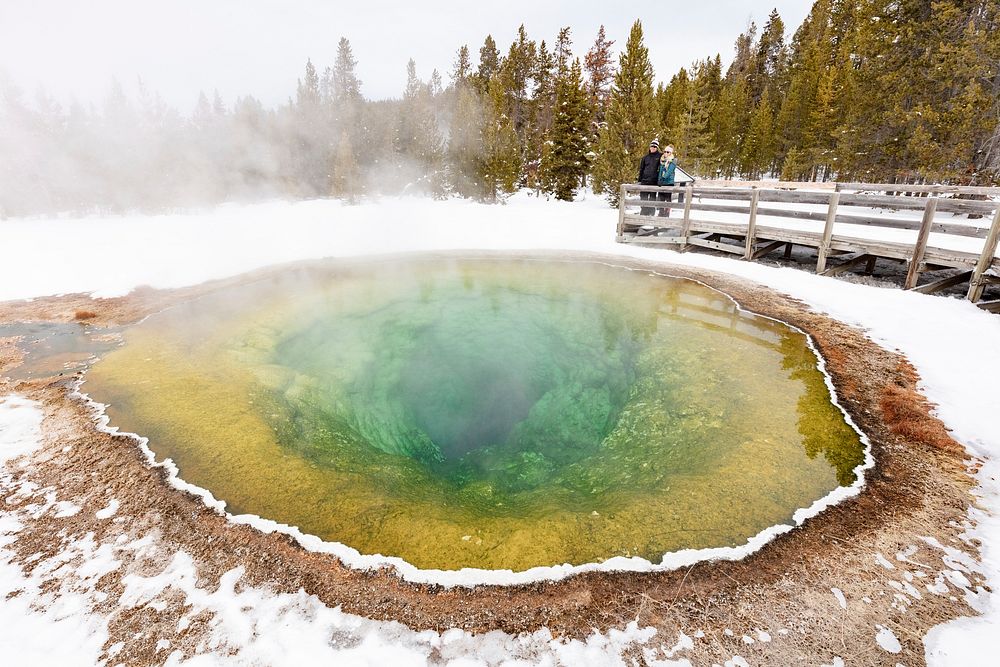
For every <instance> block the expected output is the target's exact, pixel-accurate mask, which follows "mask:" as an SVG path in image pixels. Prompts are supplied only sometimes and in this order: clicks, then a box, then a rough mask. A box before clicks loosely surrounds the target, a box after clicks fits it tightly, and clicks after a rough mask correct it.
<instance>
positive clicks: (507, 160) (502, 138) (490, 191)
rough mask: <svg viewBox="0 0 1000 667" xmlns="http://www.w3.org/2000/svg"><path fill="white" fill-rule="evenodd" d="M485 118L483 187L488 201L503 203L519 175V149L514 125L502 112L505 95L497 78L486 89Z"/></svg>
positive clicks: (514, 187)
mask: <svg viewBox="0 0 1000 667" xmlns="http://www.w3.org/2000/svg"><path fill="white" fill-rule="evenodd" d="M488 93H489V96H488V98H487V100H486V102H487V105H486V116H485V123H484V126H483V133H482V137H483V144H482V145H483V160H482V173H481V175H482V184H483V196H484V197H485V198H486V199H487V200H488V201H498V200H502V199H503V198H504V197H505V196H506V195H509V194H512V193H513V192H514V191H515V190H517V182H518V179H519V177H520V175H521V165H522V162H521V147H520V144H519V142H518V139H517V133H516V132H515V131H514V124H513V122H511V119H510V117H509V116H507V114H505V113H504V94H503V88H502V86H501V85H500V79H499V77H497V76H494V77H493V79H492V80H491V81H490V83H489V86H488Z"/></svg>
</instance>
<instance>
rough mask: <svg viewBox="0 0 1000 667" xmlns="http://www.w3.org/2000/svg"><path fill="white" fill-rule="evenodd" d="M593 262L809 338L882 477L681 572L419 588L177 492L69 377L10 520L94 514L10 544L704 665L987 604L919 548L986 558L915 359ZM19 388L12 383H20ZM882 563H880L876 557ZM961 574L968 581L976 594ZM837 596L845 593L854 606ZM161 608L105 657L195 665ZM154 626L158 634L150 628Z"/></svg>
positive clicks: (111, 584) (967, 481)
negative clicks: (63, 502)
mask: <svg viewBox="0 0 1000 667" xmlns="http://www.w3.org/2000/svg"><path fill="white" fill-rule="evenodd" d="M549 256H550V255H549ZM577 257H578V255H577ZM596 258H599V259H602V260H603V261H609V262H612V263H615V264H619V265H629V266H632V267H635V268H653V269H656V270H659V271H661V272H665V273H669V274H671V275H676V276H684V277H690V278H695V279H697V280H700V281H702V282H704V283H706V284H708V285H711V286H713V287H717V288H719V289H721V290H723V291H725V292H727V293H728V294H730V295H731V296H733V297H734V298H735V299H736V300H737V301H738V302H739V303H740V304H741V305H742V306H743V307H745V308H747V309H750V310H753V311H755V312H758V313H761V314H763V315H768V316H770V317H775V318H778V319H781V320H784V321H786V322H789V323H791V324H793V325H795V326H797V327H799V328H801V329H803V330H805V331H806V332H808V333H809V334H810V335H811V336H812V337H813V339H814V341H815V342H816V345H817V347H818V348H819V350H820V352H821V353H822V354H823V356H824V358H825V359H826V362H827V370H828V372H829V373H830V375H831V377H832V379H833V382H834V384H835V386H836V387H837V391H838V394H839V397H840V402H841V404H842V405H843V406H844V408H845V409H846V410H847V411H848V412H849V413H850V414H851V416H852V418H853V419H854V420H855V422H856V423H857V424H858V425H859V427H860V428H861V429H862V430H864V432H865V433H866V434H867V435H868V437H869V439H870V440H871V443H872V450H873V454H874V456H875V459H876V466H875V468H874V469H873V470H870V471H868V472H867V474H866V475H867V484H866V486H865V488H864V489H863V491H862V492H861V493H860V495H858V496H856V497H854V498H851V499H849V500H847V501H844V502H842V503H840V504H838V505H836V506H834V507H832V508H830V509H828V510H826V511H824V512H823V513H821V514H820V515H819V516H817V517H815V518H813V519H810V520H809V521H807V522H806V523H805V524H804V525H803V526H802V527H800V528H797V529H795V530H793V531H791V532H789V533H786V534H784V535H782V536H780V537H778V538H777V539H775V540H774V541H772V542H771V543H769V544H768V545H767V546H765V547H764V548H763V549H761V550H759V551H758V552H756V553H754V554H752V555H750V556H748V557H747V558H745V559H743V560H741V561H738V562H705V563H699V564H696V565H693V566H691V567H688V568H684V569H680V570H675V571H671V572H657V573H587V574H581V575H578V576H574V577H571V578H569V579H566V580H563V581H559V582H546V583H536V584H531V585H520V586H481V587H477V588H473V589H468V588H451V589H446V588H443V587H440V586H433V585H418V584H411V583H407V582H404V581H402V580H401V579H399V578H398V577H397V576H396V575H395V574H394V572H393V571H391V570H388V569H385V570H380V571H359V570H354V569H351V568H349V567H345V566H344V565H342V564H341V563H340V562H339V561H338V560H336V559H335V558H333V557H331V556H328V555H323V554H317V553H312V552H309V551H306V550H305V549H303V548H301V547H300V546H299V545H298V544H297V543H296V542H294V541H293V540H292V539H291V538H289V537H287V536H284V535H282V534H264V533H262V532H260V531H258V530H256V529H253V528H250V527H247V526H240V525H235V524H232V523H230V522H229V521H227V520H226V518H225V517H223V516H221V515H219V514H217V513H216V512H214V511H212V510H210V509H208V508H207V507H206V506H205V505H204V504H203V503H202V501H201V500H200V499H199V498H197V497H195V496H192V495H190V494H187V493H183V492H180V491H177V490H175V489H173V488H172V487H170V486H169V484H168V483H167V481H166V477H165V472H164V471H163V469H162V468H159V467H152V466H150V465H149V463H148V462H147V461H146V459H145V458H144V455H143V454H142V452H141V451H140V449H139V448H138V446H137V445H136V443H135V442H134V441H133V440H131V439H129V438H127V437H123V436H116V435H110V434H107V433H103V432H101V431H99V430H97V429H96V428H95V425H94V418H93V415H92V414H91V413H90V411H89V409H88V407H87V406H86V405H84V404H83V403H82V402H80V401H77V400H73V399H71V398H70V397H69V393H70V390H71V387H72V378H60V379H55V380H52V379H50V380H47V381H31V382H23V383H21V384H20V385H19V386H18V387H17V391H19V392H20V393H23V394H25V395H27V396H29V397H31V398H34V399H37V400H39V401H41V402H42V403H43V405H44V409H45V420H44V423H43V429H44V446H43V448H42V449H41V450H39V451H38V452H37V453H36V454H35V455H33V456H32V458H31V461H30V465H28V466H26V467H24V468H18V469H17V472H16V477H15V480H14V483H13V484H12V485H9V486H8V487H5V488H0V501H3V502H6V503H7V505H6V506H7V507H8V508H12V509H14V508H17V507H19V506H21V505H23V504H24V503H27V502H30V499H28V498H26V497H24V496H23V495H19V494H18V492H17V491H16V489H17V488H18V485H19V483H20V482H21V481H27V480H30V481H32V482H34V483H35V484H38V485H40V486H42V487H52V488H53V489H55V490H56V491H57V494H58V497H59V498H60V499H69V500H72V502H74V503H75V504H77V505H80V506H81V507H82V510H81V511H80V512H79V513H77V514H75V515H73V516H68V517H57V516H55V515H54V513H51V512H50V513H47V514H45V515H43V516H41V517H39V518H37V519H36V520H34V521H33V522H32V523H31V524H30V525H27V526H26V527H25V528H24V529H23V530H22V531H21V532H20V533H19V534H18V539H17V541H16V542H14V543H13V544H11V545H10V547H9V548H10V549H12V550H14V551H15V552H16V553H17V556H18V560H19V562H20V564H21V566H22V567H23V568H24V569H25V570H26V571H31V569H32V567H34V564H36V563H38V562H40V561H39V559H38V557H37V556H35V555H36V554H43V555H54V554H55V553H57V552H58V550H59V549H60V548H62V546H63V545H65V544H66V543H67V541H69V540H72V539H78V538H80V537H82V536H84V535H85V534H86V533H88V532H91V533H93V534H94V539H95V541H96V542H97V543H98V544H112V543H114V542H115V541H116V540H118V539H119V538H121V536H126V538H127V539H129V540H131V539H135V538H137V537H139V536H142V535H146V534H152V533H155V534H156V535H157V539H158V540H159V541H160V543H161V544H162V545H163V548H161V549H159V550H158V551H157V553H156V554H154V555H150V554H144V555H142V556H141V557H139V556H136V557H135V558H133V559H131V560H129V559H128V557H127V556H120V558H123V559H125V562H123V566H122V567H121V568H119V569H118V570H116V571H115V572H112V573H110V574H107V575H105V576H104V577H103V578H101V579H100V581H99V587H100V590H102V591H103V592H105V593H107V594H108V598H107V602H106V606H107V610H110V609H111V608H112V607H113V606H114V605H115V603H116V600H117V599H118V598H119V597H120V595H121V593H122V591H123V584H122V577H123V576H125V575H126V574H128V573H144V574H147V575H149V574H156V573H159V572H161V571H162V570H163V569H164V567H165V566H166V564H167V563H168V562H169V560H170V559H171V558H172V557H173V554H174V553H176V552H177V551H178V550H183V551H185V552H186V553H188V554H190V555H191V556H192V557H193V558H194V560H195V561H196V564H197V566H198V571H199V573H200V577H201V579H202V581H201V582H199V585H201V586H205V587H208V588H209V589H214V588H215V587H216V586H218V583H219V578H220V577H221V575H222V574H223V573H225V572H226V571H228V570H231V569H232V568H234V567H237V566H243V567H245V568H246V574H245V576H244V578H243V579H242V583H243V584H244V585H266V586H269V587H271V588H272V589H273V590H275V591H281V592H290V593H293V592H295V591H297V590H299V589H300V588H301V589H304V590H305V591H306V592H307V593H309V594H314V595H316V596H318V597H319V598H320V599H321V600H322V601H323V602H324V603H325V604H327V605H330V606H337V605H339V606H341V607H342V608H343V610H344V611H346V612H350V613H353V614H358V615H361V616H365V617H368V618H372V619H391V620H396V621H400V622H402V623H405V624H406V625H408V626H410V627H412V628H415V629H433V630H439V631H442V630H445V629H447V628H463V629H466V630H469V631H472V632H476V633H482V632H488V631H491V630H502V631H505V632H508V633H514V634H517V633H522V632H529V631H533V630H536V629H538V628H540V627H543V626H544V627H548V628H549V629H550V630H551V631H552V633H553V634H554V635H556V636H563V637H574V638H584V637H585V636H587V635H589V634H590V633H591V632H592V631H593V629H594V628H597V629H600V630H607V629H609V628H620V627H623V626H624V625H626V624H627V623H629V622H630V621H638V623H639V625H640V626H653V627H655V628H657V630H658V634H657V640H658V641H661V642H662V643H663V644H664V645H665V646H667V647H669V646H671V645H673V644H674V642H675V641H676V639H677V637H678V633H681V632H683V633H685V634H687V635H688V636H690V637H692V638H694V646H693V648H691V649H690V650H687V651H684V652H683V653H680V654H679V655H678V656H677V657H684V658H687V659H689V660H691V661H692V663H693V664H712V663H719V664H721V663H723V662H724V661H726V660H729V659H731V657H732V656H733V655H740V656H742V657H744V658H745V659H746V660H748V661H749V662H750V663H751V664H775V665H791V664H820V663H823V662H829V661H830V660H831V659H832V657H833V656H841V657H842V658H843V659H844V660H845V661H846V663H847V664H850V665H883V664H886V665H895V664H896V663H903V664H907V665H920V664H924V647H923V642H922V638H923V636H924V634H925V633H926V632H927V631H928V629H930V628H931V627H932V626H934V625H936V624H938V623H941V622H943V621H946V620H948V619H951V618H955V617H957V616H960V615H970V614H973V613H974V612H973V611H972V609H970V608H969V607H968V606H967V605H966V603H965V602H964V599H963V597H962V595H961V593H960V592H958V591H957V589H949V590H948V592H947V593H941V594H935V593H932V592H930V591H929V590H928V589H927V587H926V584H930V583H932V582H933V581H934V577H935V575H936V574H937V573H938V572H939V571H940V570H942V569H943V567H942V564H941V559H942V555H943V553H942V552H941V551H940V550H939V549H937V548H935V547H932V546H930V545H929V544H928V542H926V541H925V540H924V539H923V538H924V537H925V536H926V537H932V538H935V539H936V540H938V541H939V542H940V543H941V544H944V545H947V546H950V547H954V548H956V549H959V550H962V551H964V552H966V553H969V554H970V555H971V556H973V557H974V558H978V556H977V554H976V550H975V545H971V544H967V543H966V542H964V541H963V540H962V537H961V534H962V532H963V531H964V528H963V525H964V522H965V521H966V520H967V515H966V512H967V508H968V507H969V505H970V503H971V502H972V497H971V495H970V493H969V491H970V489H971V488H972V486H973V485H974V480H973V479H972V478H971V477H970V475H969V473H968V468H969V465H970V462H969V461H968V460H967V458H966V455H965V452H964V449H963V448H962V447H961V446H960V445H959V444H958V443H956V442H955V441H954V440H953V439H952V438H951V437H950V436H949V435H948V432H947V429H946V428H945V427H944V425H943V424H941V422H940V421H939V420H937V419H936V418H935V417H934V416H933V415H931V413H930V411H931V408H932V406H930V405H929V404H928V403H927V401H926V399H924V398H923V397H922V396H921V395H920V393H919V392H918V390H917V381H918V378H917V375H916V373H915V372H914V370H913V368H912V367H911V366H910V365H909V363H908V362H907V361H906V360H905V359H904V358H903V357H902V356H900V355H899V354H896V353H893V352H889V351H887V350H885V349H882V348H881V347H879V346H878V345H876V344H875V343H873V342H872V341H871V340H869V339H868V338H867V337H866V336H865V335H864V333H863V332H861V331H859V330H857V329H855V328H852V327H849V326H847V325H844V324H842V323H839V322H837V321H834V320H832V319H830V318H828V317H826V316H824V315H822V314H818V313H815V312H811V311H810V310H808V309H807V308H805V307H804V306H803V305H802V304H801V303H799V302H796V301H795V300H793V299H791V298H789V297H786V296H783V295H781V294H778V293H776V292H774V291H772V290H770V289H767V288H765V287H762V286H759V285H755V284H751V283H747V282H745V281H743V280H740V279H736V278H733V277H729V276H724V275H721V274H714V273H710V272H707V271H700V270H692V269H683V268H680V267H672V266H671V267H664V266H663V265H656V266H649V265H644V264H642V263H641V262H638V261H628V260H622V259H620V258H606V257H598V256H595V259H596ZM223 282H231V281H223ZM220 284H222V283H214V284H212V285H209V286H202V287H200V288H195V289H191V290H179V291H174V292H154V291H151V290H147V291H143V292H139V293H135V294H133V295H130V296H129V297H126V298H122V299H113V300H104V301H94V300H91V299H88V298H86V297H82V296H70V297H62V298H52V299H39V300H35V301H32V302H30V303H22V304H0V321H4V319H5V318H7V319H15V318H18V319H20V318H25V317H31V318H33V319H55V320H60V321H67V318H69V319H72V318H73V317H74V314H75V313H76V312H77V311H79V310H86V311H89V312H92V313H93V314H94V317H93V318H88V319H90V321H97V322H102V323H108V322H115V323H125V322H129V321H134V320H136V319H138V318H140V317H142V316H143V315H145V314H147V313H149V312H152V311H154V310H157V309H160V308H162V307H165V306H166V305H169V304H170V303H174V302H176V301H177V300H179V299H185V298H190V297H191V296H194V295H197V294H198V293H200V292H203V291H204V290H207V289H214V288H215V287H217V286H218V285H220ZM15 361H16V353H14V354H12V353H10V349H9V348H8V347H5V342H4V341H3V340H0V374H2V370H3V368H4V364H9V363H14V362H15ZM0 383H2V381H0ZM7 385H8V387H7V388H8V389H9V388H10V385H11V383H9V382H8V383H7ZM0 388H2V387H0ZM154 448H155V443H154ZM112 498H114V499H117V500H118V501H119V502H120V507H119V509H118V512H117V514H116V515H115V519H114V520H101V519H98V518H96V516H95V512H97V511H98V510H101V509H102V508H104V507H106V506H107V505H108V503H109V501H110V500H111V499H112ZM876 554H881V555H882V556H883V557H884V559H885V560H884V561H881V562H882V563H883V564H880V561H879V560H878V559H877V558H876ZM897 554H900V555H901V556H902V558H903V559H902V560H901V559H899V558H897ZM116 557H119V556H116ZM885 562H889V563H890V564H891V568H892V569H890V568H889V567H887V566H886V565H885V564H884V563H885ZM967 576H969V578H970V579H972V580H973V584H980V583H982V582H981V580H978V579H976V577H975V576H974V575H973V574H968V575H967ZM908 586H909V588H908ZM833 588H837V589H839V590H841V591H842V592H843V595H844V598H845V600H846V603H847V607H846V609H845V608H843V607H842V606H841V604H840V603H839V601H838V599H837V597H835V595H834V594H833V593H832V592H831V589H833ZM910 589H913V590H916V591H917V594H916V595H914V594H913V593H912V590H910ZM168 602H170V603H169V604H166V605H164V606H163V608H162V610H157V609H153V608H150V607H142V608H137V609H134V610H131V611H129V612H128V613H119V614H116V615H114V616H113V620H112V623H111V627H110V637H109V639H108V643H107V645H106V647H105V648H109V647H110V646H111V645H113V644H114V643H116V642H119V641H121V642H124V643H125V647H126V648H125V649H124V651H123V652H122V653H121V654H118V655H117V656H116V658H115V659H116V660H122V661H124V662H126V663H127V664H161V663H162V662H163V661H165V660H166V657H167V654H168V653H169V651H160V652H157V651H156V646H155V641H156V639H157V638H166V639H169V640H171V642H172V648H171V650H176V649H179V650H181V651H182V652H184V653H185V654H186V655H191V654H192V653H193V652H194V651H195V650H196V647H197V645H198V640H199V638H200V637H202V636H203V635H204V633H205V632H206V628H207V627H208V619H200V620H199V619H196V622H193V623H191V624H190V625H188V626H187V627H185V629H184V630H179V629H178V623H177V622H178V620H179V619H180V617H181V616H182V615H183V614H184V613H185V609H184V601H183V599H180V597H178V599H176V600H172V601H168ZM99 611H100V610H99ZM876 624H878V625H882V626H885V627H887V628H889V629H890V630H892V631H893V633H894V634H895V635H896V636H897V637H898V638H899V640H900V643H901V644H902V652H901V653H899V654H897V655H890V654H888V653H886V652H885V651H883V650H882V649H880V648H879V647H878V646H877V644H876V643H875V640H874V638H875V634H876ZM149 627H155V628H156V630H157V631H156V632H155V633H150V632H144V629H146V628H149ZM764 633H766V634H764ZM139 635H141V636H139ZM636 658H637V660H639V664H641V656H636Z"/></svg>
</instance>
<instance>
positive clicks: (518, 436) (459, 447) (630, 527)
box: [85, 259, 864, 570]
mask: <svg viewBox="0 0 1000 667" xmlns="http://www.w3.org/2000/svg"><path fill="white" fill-rule="evenodd" d="M85 389H86V390H87V391H88V392H89V393H90V394H91V396H92V397H93V398H95V399H96V400H98V401H101V402H105V403H110V404H111V408H110V409H109V413H110V416H111V419H112V424H115V425H119V426H121V427H123V428H125V429H126V430H129V431H134V432H137V433H141V434H143V435H147V436H149V438H150V447H151V448H152V449H153V450H154V451H155V452H156V453H157V455H158V456H162V457H170V458H173V459H174V461H175V462H176V463H177V465H178V467H179V469H180V474H181V476H182V477H184V478H185V479H186V480H188V481H189V482H192V483H194V484H197V485H199V486H202V487H205V488H207V489H209V490H210V491H212V492H213V494H214V495H215V496H216V497H219V498H221V499H223V500H225V501H227V502H228V503H229V509H230V511H232V512H235V513H243V512H247V513H254V514H259V515H261V516H263V517H266V518H269V519H274V520H276V521H280V522H284V523H289V524H292V525H296V526H298V527H299V528H301V529H302V530H303V531H306V532H309V533H313V534H316V535H318V536H320V537H322V538H324V539H327V540H332V541H339V542H343V543H345V544H347V545H349V546H352V547H354V548H356V549H358V550H359V551H361V552H362V553H381V554H384V555H391V556H400V557H402V558H404V559H406V560H407V561H409V562H411V563H413V564H414V565H416V566H418V567H423V568H437V569H457V568H461V567H479V568H505V569H506V568H510V569H514V570H523V569H527V568H530V567H533V566H538V565H553V564H561V563H573V564H579V563H584V562H592V561H599V560H604V559H607V558H610V557H613V556H622V555H638V556H643V557H645V558H647V559H649V560H652V561H654V562H656V561H659V559H660V556H662V554H664V553H665V552H669V551H674V550H677V549H682V548H704V547H715V546H735V545H738V544H742V543H744V542H745V541H746V540H747V538H748V537H750V536H752V535H755V534H757V533H758V532H760V531H761V530H762V529H764V528H766V527H767V526H770V525H773V524H777V523H782V522H788V521H789V520H790V518H791V515H792V513H793V512H794V511H795V510H796V509H798V508H800V507H805V506H808V505H810V504H811V503H812V502H813V501H815V500H816V499H817V498H820V497H822V496H824V495H826V494H827V493H828V492H829V491H831V490H832V489H834V488H836V487H837V486H838V485H849V484H851V483H852V482H853V481H854V469H855V467H856V466H857V465H858V464H860V463H861V462H862V461H863V460H864V451H863V447H862V444H861V442H860V440H859V437H858V434H857V433H856V432H855V431H854V430H853V429H852V428H851V427H850V426H849V425H848V424H847V423H846V422H845V420H844V417H843V414H842V413H841V412H840V410H839V409H838V408H837V407H836V406H835V405H833V404H832V403H831V401H830V395H829V391H828V389H827V386H826V384H825V381H824V378H823V376H822V374H821V373H820V371H819V370H818V368H817V359H816V357H815V355H814V353H813V352H812V350H811V348H810V347H809V345H808V342H807V340H806V338H805V337H804V336H803V335H802V334H801V333H799V332H797V331H795V330H793V329H791V328H789V327H787V326H785V325H783V324H780V323H777V322H774V321H772V320H769V319H766V318H761V317H757V316H754V315H752V314H749V313H745V312H740V311H739V310H737V309H736V307H735V306H734V305H733V303H732V302H731V301H730V300H729V299H728V298H726V297H725V296H723V295H721V294H719V293H718V292H715V291H713V290H710V289H708V288H706V287H704V286H702V285H699V284H697V283H693V282H690V281H685V280H680V279H670V278H664V277H661V276H654V275H650V274H647V273H643V272H634V271H627V270H624V269H620V268H614V267H609V266H604V265H597V264H590V263H542V262H533V261H526V260H525V261H518V260H502V261H501V260H440V259H439V260H409V261H406V262H399V261H398V260H397V261H396V262H394V263H391V264H390V263H377V262H374V263H367V264H360V263H356V264H331V265H329V266H328V267H325V268H313V269H310V270H298V271H290V272H288V273H286V274H283V275H281V276H280V277H277V278H273V279H268V280H265V281H262V282H255V283H252V284H248V285H244V286H240V287H236V288H227V289H226V290H223V291H221V292H218V293H216V294H213V295H211V296H209V297H204V298H201V299H198V300H196V301H192V302H188V303H186V304H183V305H181V306H178V307H175V308H172V309H170V310H168V311H166V312H164V313H161V314H159V315H157V316H154V317H152V318H149V319H148V320H147V321H145V322H144V323H143V324H141V325H139V326H137V327H135V328H133V329H132V330H130V331H128V332H127V333H126V345H125V346H124V347H122V348H120V349H119V350H117V351H115V352H114V353H112V354H111V355H109V356H108V357H107V358H106V359H105V360H104V361H102V362H101V363H99V364H97V365H96V366H95V367H94V368H93V370H92V371H91V373H90V375H89V376H88V381H87V385H86V387H85Z"/></svg>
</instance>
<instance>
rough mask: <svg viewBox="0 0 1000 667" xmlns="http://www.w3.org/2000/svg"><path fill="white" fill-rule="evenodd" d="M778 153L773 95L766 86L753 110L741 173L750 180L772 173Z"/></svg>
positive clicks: (744, 144)
mask: <svg viewBox="0 0 1000 667" xmlns="http://www.w3.org/2000/svg"><path fill="white" fill-rule="evenodd" d="M776 151H777V142H776V141H775V132H774V109H773V107H772V106H771V93H770V91H769V90H768V88H767V86H765V87H764V93H763V95H762V96H761V98H760V103H759V104H757V106H756V108H755V109H754V110H753V115H752V116H751V119H750V126H749V128H747V133H746V139H745V140H744V142H743V156H742V160H741V161H740V172H741V173H742V174H743V175H744V176H745V177H746V178H749V179H750V180H756V179H759V178H761V177H762V176H764V175H765V174H769V173H771V172H772V171H773V169H774V160H775V152H776Z"/></svg>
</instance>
